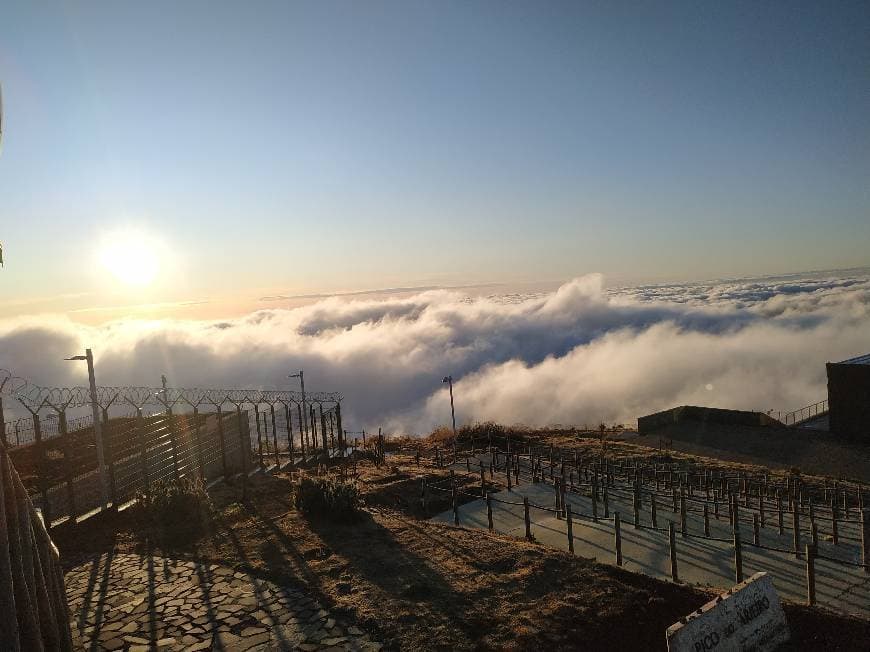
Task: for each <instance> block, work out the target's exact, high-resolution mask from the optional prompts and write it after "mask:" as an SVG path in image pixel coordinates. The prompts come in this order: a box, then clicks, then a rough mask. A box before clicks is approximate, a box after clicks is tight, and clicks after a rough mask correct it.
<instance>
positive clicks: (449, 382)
mask: <svg viewBox="0 0 870 652" xmlns="http://www.w3.org/2000/svg"><path fill="white" fill-rule="evenodd" d="M441 382H442V383H447V386H448V387H449V388H450V417H451V418H452V419H453V461H454V462H455V461H456V412H455V410H454V409H453V376H444V380H442V381H441Z"/></svg>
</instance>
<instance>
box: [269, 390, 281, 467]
mask: <svg viewBox="0 0 870 652" xmlns="http://www.w3.org/2000/svg"><path fill="white" fill-rule="evenodd" d="M269 412H270V413H271V415H272V440H273V442H274V443H275V467H276V469H277V470H278V471H280V470H281V458H280V456H279V455H278V426H277V425H276V422H275V404H274V403H270V404H269Z"/></svg>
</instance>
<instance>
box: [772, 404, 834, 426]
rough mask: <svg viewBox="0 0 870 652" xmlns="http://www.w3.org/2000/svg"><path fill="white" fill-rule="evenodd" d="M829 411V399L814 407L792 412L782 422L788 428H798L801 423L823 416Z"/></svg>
mask: <svg viewBox="0 0 870 652" xmlns="http://www.w3.org/2000/svg"><path fill="white" fill-rule="evenodd" d="M827 411H828V399H824V400H822V401H818V402H817V403H813V404H812V405H805V406H804V407H802V408H798V409H797V410H794V411H792V412H787V413H786V414H784V415H783V418H782V419H781V421H782V422H783V423H784V424H785V425H787V426H796V425H798V424H799V423H802V422H804V421H807V420H808V419H812V418H814V417H818V416H821V415H823V414H825V413H826V412H827Z"/></svg>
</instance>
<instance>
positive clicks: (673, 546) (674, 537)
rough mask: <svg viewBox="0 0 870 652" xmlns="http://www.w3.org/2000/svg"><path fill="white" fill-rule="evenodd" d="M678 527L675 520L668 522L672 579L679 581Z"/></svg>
mask: <svg viewBox="0 0 870 652" xmlns="http://www.w3.org/2000/svg"><path fill="white" fill-rule="evenodd" d="M675 530H676V528H674V522H673V521H669V522H668V542H669V543H670V548H671V579H672V580H673V581H674V582H679V581H680V579H679V576H678V575H677V535H676V531H675Z"/></svg>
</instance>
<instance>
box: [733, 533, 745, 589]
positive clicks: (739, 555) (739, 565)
mask: <svg viewBox="0 0 870 652" xmlns="http://www.w3.org/2000/svg"><path fill="white" fill-rule="evenodd" d="M734 581H735V583H736V584H740V582H742V581H743V552H742V550H741V549H740V528H737V529H735V530H734Z"/></svg>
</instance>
